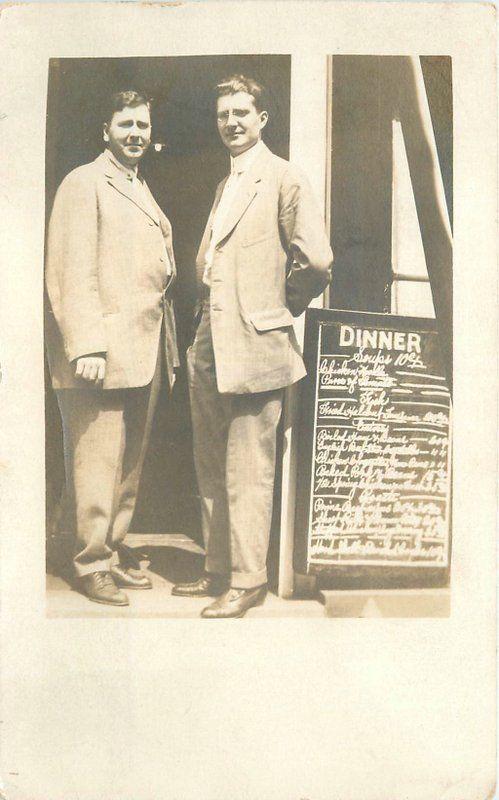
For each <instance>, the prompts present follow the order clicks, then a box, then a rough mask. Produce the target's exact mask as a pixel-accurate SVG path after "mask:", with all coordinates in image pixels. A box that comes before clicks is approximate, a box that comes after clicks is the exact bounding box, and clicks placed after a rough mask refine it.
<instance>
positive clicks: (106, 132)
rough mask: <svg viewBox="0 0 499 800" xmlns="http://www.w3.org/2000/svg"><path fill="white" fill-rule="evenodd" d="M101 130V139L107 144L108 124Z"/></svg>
mask: <svg viewBox="0 0 499 800" xmlns="http://www.w3.org/2000/svg"><path fill="white" fill-rule="evenodd" d="M102 130H103V133H102V138H103V139H104V141H105V142H108V141H109V134H108V124H107V122H105V123H104V126H103V129H102Z"/></svg>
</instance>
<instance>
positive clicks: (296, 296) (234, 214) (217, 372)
mask: <svg viewBox="0 0 499 800" xmlns="http://www.w3.org/2000/svg"><path fill="white" fill-rule="evenodd" d="M216 91H217V100H216V105H217V125H218V130H219V133H220V137H221V139H222V142H223V144H224V145H225V147H226V148H227V149H228V151H229V153H230V175H228V176H227V178H225V180H223V181H222V182H221V183H220V184H219V186H218V188H217V191H216V194H215V200H214V204H213V208H212V211H211V214H210V216H209V219H208V222H207V225H206V229H205V232H204V236H203V239H202V241H201V245H200V248H199V252H198V257H197V260H196V268H197V276H198V287H199V303H198V317H199V325H198V328H197V331H196V336H195V339H194V343H193V345H192V347H191V348H190V350H189V351H188V371H189V388H190V397H191V410H192V423H193V438H194V459H195V466H196V474H197V479H198V485H199V492H200V496H201V511H202V526H203V536H204V543H205V551H206V559H205V572H204V574H203V575H202V576H201V577H200V578H199V580H197V581H195V582H194V583H188V584H178V585H177V586H174V588H173V590H172V593H173V594H175V595H181V596H191V597H203V596H212V597H217V599H216V600H215V601H214V602H213V603H211V605H209V606H208V607H207V608H205V609H204V610H203V612H202V616H203V617H204V618H219V619H220V618H230V617H241V616H243V615H244V614H245V613H246V611H247V610H248V609H249V608H251V607H252V606H255V605H257V604H260V603H261V602H263V600H264V598H265V594H266V585H267V569H266V559H267V550H268V544H269V535H270V524H271V517H272V499H273V488H274V477H275V465H276V431H277V426H278V423H279V419H280V415H281V409H282V402H283V394H284V388H285V387H286V386H289V385H291V384H292V383H295V382H296V381H298V380H299V379H300V378H302V377H303V376H304V375H305V367H304V364H303V359H302V356H301V353H300V349H299V346H298V343H297V341H296V337H295V333H294V329H293V317H295V316H298V315H299V314H301V313H302V312H303V311H304V310H305V308H306V307H307V306H308V304H309V302H310V300H311V299H312V298H313V297H316V296H317V295H319V294H320V293H321V292H322V291H323V290H324V289H325V287H326V286H327V284H328V283H329V281H330V279H331V266H332V260H333V256H332V252H331V248H330V246H329V242H328V239H327V237H326V233H325V229H324V222H323V219H322V216H321V213H320V211H319V208H318V206H317V205H316V203H315V200H314V197H313V194H312V191H311V188H310V186H309V183H308V181H307V180H306V178H305V177H304V175H303V174H302V173H301V172H300V171H299V170H298V169H296V168H295V167H294V166H292V165H291V164H290V163H289V162H287V161H285V160H284V159H282V158H279V157H278V156H275V155H274V154H273V153H271V152H270V150H269V149H268V148H267V147H266V145H265V144H264V143H263V141H262V138H261V134H262V130H263V129H264V127H265V125H266V123H267V119H268V112H267V110H266V104H265V100H264V90H263V87H262V86H261V85H259V84H258V83H257V82H256V81H254V80H251V79H249V78H246V77H244V76H242V75H236V76H232V77H230V78H228V79H227V80H224V81H222V82H221V83H220V84H219V85H218V86H217V89H216Z"/></svg>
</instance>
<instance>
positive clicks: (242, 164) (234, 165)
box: [230, 139, 264, 175]
mask: <svg viewBox="0 0 499 800" xmlns="http://www.w3.org/2000/svg"><path fill="white" fill-rule="evenodd" d="M263 146H264V145H263V142H262V140H261V139H259V140H258V142H257V143H256V144H254V145H253V147H250V148H249V150H245V151H244V153H241V154H240V155H238V156H231V157H230V173H231V175H234V174H240V173H241V172H247V170H248V169H249V168H250V166H251V165H252V163H253V161H254V160H255V159H256V158H257V156H258V154H259V153H260V152H261V151H262V149H263Z"/></svg>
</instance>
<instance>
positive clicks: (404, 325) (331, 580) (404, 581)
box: [293, 308, 452, 589]
mask: <svg viewBox="0 0 499 800" xmlns="http://www.w3.org/2000/svg"><path fill="white" fill-rule="evenodd" d="M328 323H329V324H337V323H345V324H347V325H348V324H350V325H357V326H362V325H364V326H365V327H378V326H379V327H381V328H384V329H385V330H387V329H391V328H392V329H396V330H399V331H405V332H408V333H409V332H418V333H423V334H424V333H434V334H435V335H437V336H438V329H437V325H436V322H435V320H432V319H427V318H420V317H399V316H395V315H391V314H379V313H371V312H360V311H344V310H336V309H315V308H312V309H307V311H306V315H305V338H304V360H305V365H306V367H307V373H308V374H307V376H306V377H305V378H304V379H303V381H302V382H301V386H300V419H299V436H298V439H299V451H298V452H299V456H298V472H297V487H296V514H295V537H294V556H293V566H294V570H295V572H298V573H301V574H315V575H316V576H317V578H318V581H319V585H320V587H321V588H345V589H347V588H362V589H363V588H365V589H372V588H407V587H414V588H419V587H443V586H448V584H449V576H450V561H451V546H452V540H451V533H450V531H451V522H450V520H451V493H449V500H448V503H449V505H448V521H449V531H448V547H449V551H448V563H447V565H446V566H426V565H425V566H424V567H423V566H417V567H414V566H411V565H410V564H406V565H403V566H401V565H389V566H387V565H374V564H369V565H358V566H357V565H352V564H350V565H342V564H339V563H332V564H328V565H319V564H309V563H308V556H307V553H308V541H309V535H310V531H309V519H310V504H311V501H312V487H311V476H312V468H313V464H312V459H313V452H314V430H315V424H314V423H315V402H316V392H317V382H318V368H319V356H320V354H319V332H320V328H321V326H323V325H324V324H328ZM442 374H444V375H445V373H442ZM447 388H448V387H447ZM449 428H450V429H449V450H450V448H451V424H450V426H449ZM449 484H450V486H451V484H452V473H451V472H449Z"/></svg>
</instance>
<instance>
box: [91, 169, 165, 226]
mask: <svg viewBox="0 0 499 800" xmlns="http://www.w3.org/2000/svg"><path fill="white" fill-rule="evenodd" d="M99 159H102V164H103V167H104V174H105V175H106V178H107V179H108V183H109V184H110V185H111V186H112V187H113V188H114V189H116V191H117V192H119V193H120V194H122V195H123V196H124V197H126V198H127V199H128V200H130V201H131V202H132V203H133V204H134V205H136V206H137V208H140V210H141V211H143V212H144V214H147V216H148V217H149V219H152V221H153V222H155V223H156V225H157V224H158V220H157V219H155V218H154V215H153V214H151V210H150V209H148V208H147V205H146V204H145V203H143V202H142V201H141V198H140V195H139V194H138V193H136V192H134V190H133V187H132V184H131V182H130V181H129V180H128V178H127V177H126V175H125V173H124V172H122V170H120V169H119V167H117V166H115V165H114V164H113V162H112V161H111V160H110V158H109V157H108V156H107V154H106V153H101V155H100V156H99Z"/></svg>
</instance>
